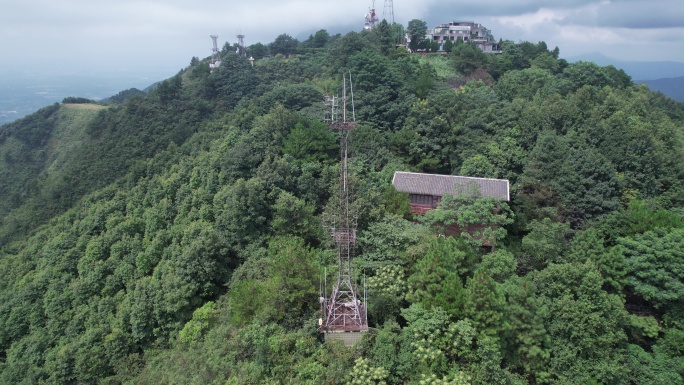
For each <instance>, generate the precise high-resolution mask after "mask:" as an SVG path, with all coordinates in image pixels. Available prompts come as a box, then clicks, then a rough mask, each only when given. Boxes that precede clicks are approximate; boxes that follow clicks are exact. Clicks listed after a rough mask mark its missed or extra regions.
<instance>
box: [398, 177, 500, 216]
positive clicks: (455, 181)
mask: <svg viewBox="0 0 684 385" xmlns="http://www.w3.org/2000/svg"><path fill="white" fill-rule="evenodd" d="M392 185H394V188H396V189H397V191H400V192H406V193H408V194H409V201H410V203H411V213H414V214H421V215H422V214H425V212H426V211H428V210H432V209H434V208H435V207H437V205H438V204H439V202H440V201H441V200H442V197H443V196H444V195H459V194H466V193H473V192H474V193H476V194H477V193H478V192H479V196H482V197H490V198H496V199H500V200H502V201H506V202H508V201H510V186H509V183H508V180H506V179H492V178H474V177H469V176H458V175H439V174H423V173H417V172H405V171H397V172H395V173H394V178H392Z"/></svg>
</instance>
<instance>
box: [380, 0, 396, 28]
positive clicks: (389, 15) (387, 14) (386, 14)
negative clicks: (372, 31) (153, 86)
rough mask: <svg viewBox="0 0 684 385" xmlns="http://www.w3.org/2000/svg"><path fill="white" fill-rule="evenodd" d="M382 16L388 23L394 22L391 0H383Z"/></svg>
mask: <svg viewBox="0 0 684 385" xmlns="http://www.w3.org/2000/svg"><path fill="white" fill-rule="evenodd" d="M382 18H383V19H385V20H387V23H389V25H392V24H394V3H393V2H392V0H385V8H384V9H383V11H382Z"/></svg>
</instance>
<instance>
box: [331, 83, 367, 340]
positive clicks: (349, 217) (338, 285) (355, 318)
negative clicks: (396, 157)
mask: <svg viewBox="0 0 684 385" xmlns="http://www.w3.org/2000/svg"><path fill="white" fill-rule="evenodd" d="M342 79H343V80H342V98H341V104H342V106H341V108H339V103H340V98H338V97H335V96H332V97H326V107H328V108H329V109H330V114H329V115H328V114H326V120H328V125H329V127H330V128H332V129H335V130H337V131H338V132H339V134H340V196H339V206H338V212H337V213H336V214H333V215H332V218H334V219H333V220H332V221H331V222H332V223H330V234H331V236H332V241H333V242H334V243H335V245H336V247H337V265H338V271H337V280H336V282H335V284H334V286H333V288H332V293H331V294H330V297H327V298H326V297H321V301H320V302H321V310H322V313H323V317H322V318H321V320H320V322H319V323H320V330H321V332H323V333H325V338H326V341H327V340H331V339H338V340H339V339H341V340H343V342H344V343H345V345H347V346H351V345H353V344H354V343H355V342H356V341H357V340H358V339H360V338H361V334H360V333H362V332H366V331H368V315H367V310H366V304H365V302H362V301H361V300H360V299H359V293H358V290H357V289H356V287H355V285H354V283H353V282H352V275H351V260H352V258H353V257H354V246H355V244H356V223H355V222H356V220H355V215H354V213H353V209H352V207H351V205H350V195H351V194H350V181H349V142H350V134H351V132H352V131H353V130H354V128H355V127H356V123H355V121H354V120H355V119H354V107H353V92H352V83H351V74H350V75H349V90H350V92H351V95H352V101H351V104H352V118H351V120H348V117H347V79H346V77H343V78H342ZM326 109H327V108H326ZM325 294H327V293H325ZM364 299H365V298H364Z"/></svg>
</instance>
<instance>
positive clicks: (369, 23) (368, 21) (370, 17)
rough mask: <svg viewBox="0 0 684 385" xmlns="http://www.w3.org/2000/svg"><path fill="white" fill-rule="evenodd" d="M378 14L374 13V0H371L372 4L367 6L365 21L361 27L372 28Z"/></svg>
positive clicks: (376, 21)
mask: <svg viewBox="0 0 684 385" xmlns="http://www.w3.org/2000/svg"><path fill="white" fill-rule="evenodd" d="M378 21H379V19H378V15H377V14H376V13H375V0H373V5H372V6H371V8H368V13H367V14H366V17H365V22H364V23H363V29H373V28H375V26H376V24H377V23H378Z"/></svg>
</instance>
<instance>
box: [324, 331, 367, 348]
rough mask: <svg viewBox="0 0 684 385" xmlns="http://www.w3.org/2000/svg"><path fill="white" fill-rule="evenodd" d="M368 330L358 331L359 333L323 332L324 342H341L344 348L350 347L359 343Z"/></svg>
mask: <svg viewBox="0 0 684 385" xmlns="http://www.w3.org/2000/svg"><path fill="white" fill-rule="evenodd" d="M367 331H368V330H364V331H360V332H345V331H334V332H323V334H324V335H325V342H332V341H342V343H343V344H344V346H346V347H352V346H354V344H356V343H357V342H359V341H360V340H361V338H362V337H363V335H364V334H366V332H367Z"/></svg>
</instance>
